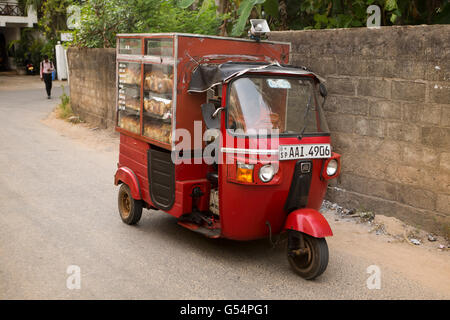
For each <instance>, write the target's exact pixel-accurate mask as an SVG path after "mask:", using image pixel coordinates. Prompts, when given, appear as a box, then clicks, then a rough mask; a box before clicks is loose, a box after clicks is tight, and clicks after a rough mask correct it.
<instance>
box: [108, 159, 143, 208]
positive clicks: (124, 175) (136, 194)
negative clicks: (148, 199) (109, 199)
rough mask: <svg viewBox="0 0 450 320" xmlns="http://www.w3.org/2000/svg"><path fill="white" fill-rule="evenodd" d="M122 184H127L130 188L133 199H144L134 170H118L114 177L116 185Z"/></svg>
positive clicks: (123, 168)
mask: <svg viewBox="0 0 450 320" xmlns="http://www.w3.org/2000/svg"><path fill="white" fill-rule="evenodd" d="M120 183H125V184H126V185H127V186H128V187H129V188H130V191H131V196H132V197H133V199H136V200H140V199H142V197H141V188H140V187H139V181H138V179H137V177H136V175H135V174H134V172H133V170H131V169H130V168H127V167H120V168H119V169H117V171H116V174H115V175H114V184H115V185H116V186H117V185H118V184H120Z"/></svg>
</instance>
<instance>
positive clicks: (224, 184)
mask: <svg viewBox="0 0 450 320" xmlns="http://www.w3.org/2000/svg"><path fill="white" fill-rule="evenodd" d="M289 50H290V44H289V43H280V42H269V41H252V40H247V39H233V38H224V37H215V36H201V35H192V34H177V33H168V34H120V35H118V37H117V63H116V67H117V126H116V130H117V131H118V132H119V133H120V153H119V162H118V169H117V172H116V174H115V184H116V185H120V189H119V195H118V207H119V213H120V217H121V218H122V220H123V222H124V223H126V224H130V225H133V224H136V223H137V222H138V221H139V220H140V218H141V214H142V209H143V208H147V209H155V210H163V211H165V212H167V213H168V214H170V215H172V216H174V217H175V218H177V223H178V224H179V225H181V226H183V227H186V228H188V229H190V230H192V231H195V232H199V233H201V234H203V235H205V236H207V237H210V238H219V237H223V238H227V239H233V240H252V239H259V238H270V239H271V238H272V236H273V235H278V234H282V233H287V238H288V241H287V243H288V244H287V258H288V261H289V263H290V265H291V266H292V268H293V270H294V271H295V272H296V273H297V274H299V275H300V276H301V277H303V278H306V279H313V278H315V277H317V276H319V275H320V274H322V273H323V272H324V271H325V269H326V267H327V264H328V247H327V243H326V240H325V237H328V236H331V235H332V231H331V228H330V226H329V225H328V223H327V221H326V219H325V218H324V217H323V216H322V214H321V213H320V212H319V208H320V206H321V204H322V201H323V198H324V195H325V192H326V189H327V183H328V180H330V179H333V178H336V177H337V176H338V175H339V172H340V155H339V154H336V153H334V152H332V151H331V146H330V132H329V130H328V127H327V123H326V120H325V117H324V112H323V109H322V104H323V102H324V101H325V97H326V89H325V86H324V85H323V83H321V81H320V78H319V77H318V76H317V75H316V74H314V73H313V72H312V71H310V70H308V69H307V68H304V67H294V66H290V65H288V62H289V61H288V59H289Z"/></svg>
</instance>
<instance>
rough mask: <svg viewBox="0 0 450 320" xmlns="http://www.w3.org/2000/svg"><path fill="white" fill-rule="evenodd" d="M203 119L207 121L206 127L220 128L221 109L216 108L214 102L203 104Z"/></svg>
mask: <svg viewBox="0 0 450 320" xmlns="http://www.w3.org/2000/svg"><path fill="white" fill-rule="evenodd" d="M201 108H202V116H203V121H205V124H206V127H207V128H208V129H219V128H220V113H219V112H220V110H221V108H219V109H216V106H215V105H214V104H213V103H204V104H202V106H201Z"/></svg>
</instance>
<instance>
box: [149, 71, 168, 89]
mask: <svg viewBox="0 0 450 320" xmlns="http://www.w3.org/2000/svg"><path fill="white" fill-rule="evenodd" d="M144 89H145V90H151V91H153V92H156V93H168V92H172V89H173V75H168V74H165V73H163V72H162V71H160V70H157V71H152V72H149V73H146V75H145V79H144Z"/></svg>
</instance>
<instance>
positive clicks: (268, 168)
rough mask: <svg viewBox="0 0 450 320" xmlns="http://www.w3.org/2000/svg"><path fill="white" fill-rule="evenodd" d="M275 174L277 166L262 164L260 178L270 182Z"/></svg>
mask: <svg viewBox="0 0 450 320" xmlns="http://www.w3.org/2000/svg"><path fill="white" fill-rule="evenodd" d="M274 175H275V168H274V167H273V166H272V165H271V164H267V165H265V166H262V167H261V169H259V178H260V179H261V181H262V182H269V181H270V180H272V178H273V176H274Z"/></svg>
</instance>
